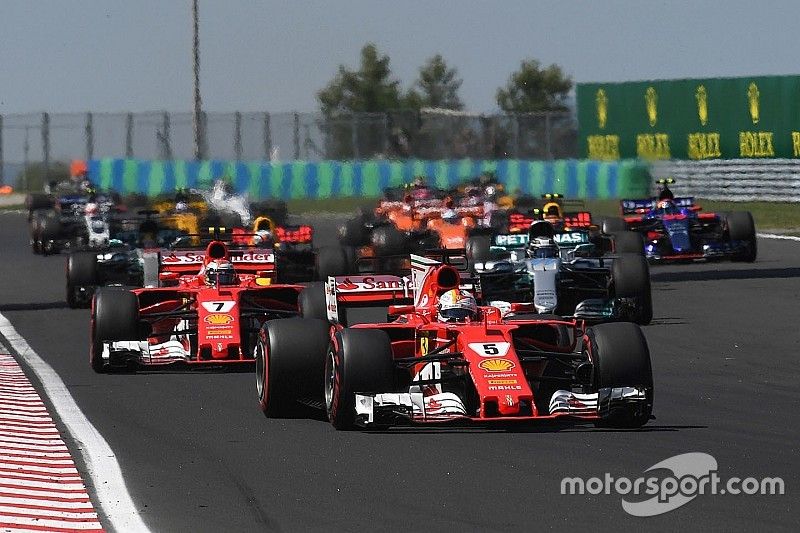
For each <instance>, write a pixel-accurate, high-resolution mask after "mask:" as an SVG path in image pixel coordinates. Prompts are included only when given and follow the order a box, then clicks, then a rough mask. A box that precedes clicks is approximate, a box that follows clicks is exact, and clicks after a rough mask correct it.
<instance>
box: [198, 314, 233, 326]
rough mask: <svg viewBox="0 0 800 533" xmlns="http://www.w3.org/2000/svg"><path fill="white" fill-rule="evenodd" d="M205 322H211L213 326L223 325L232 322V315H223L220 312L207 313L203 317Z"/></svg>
mask: <svg viewBox="0 0 800 533" xmlns="http://www.w3.org/2000/svg"><path fill="white" fill-rule="evenodd" d="M203 320H204V321H205V322H206V324H213V325H215V326H224V325H227V324H230V323H231V322H233V317H232V316H231V315H223V314H220V313H214V314H211V315H208V316H207V317H205V318H204V319H203Z"/></svg>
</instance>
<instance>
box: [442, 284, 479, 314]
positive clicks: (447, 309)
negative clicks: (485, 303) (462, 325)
mask: <svg viewBox="0 0 800 533" xmlns="http://www.w3.org/2000/svg"><path fill="white" fill-rule="evenodd" d="M436 311H437V313H438V315H437V316H438V319H439V320H440V321H441V322H466V321H467V319H469V320H475V319H477V318H478V303H477V302H476V301H475V297H474V296H472V294H470V293H469V292H468V291H465V290H462V289H450V290H449V291H447V292H445V293H444V294H442V295H441V296H440V297H439V301H438V302H437V303H436Z"/></svg>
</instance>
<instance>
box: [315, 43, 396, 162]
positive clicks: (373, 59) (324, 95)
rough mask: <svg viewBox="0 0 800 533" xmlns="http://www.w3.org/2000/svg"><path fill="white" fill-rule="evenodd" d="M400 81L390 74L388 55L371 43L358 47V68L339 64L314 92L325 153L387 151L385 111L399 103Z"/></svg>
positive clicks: (362, 154) (351, 155) (347, 154)
mask: <svg viewBox="0 0 800 533" xmlns="http://www.w3.org/2000/svg"><path fill="white" fill-rule="evenodd" d="M399 86H400V82H399V81H397V80H395V79H393V78H392V71H391V69H390V68H389V56H385V55H381V54H380V53H379V52H378V48H377V47H376V46H375V44H373V43H367V44H366V45H364V47H363V48H362V49H361V64H360V65H359V67H358V70H350V69H348V68H347V67H345V66H344V65H340V66H339V71H338V72H337V73H336V76H335V77H334V78H333V79H332V80H331V81H330V82H329V83H328V85H327V86H325V88H324V89H322V90H321V91H319V92H318V93H317V100H318V101H319V104H320V111H321V112H322V116H323V119H322V121H321V123H320V128H321V129H322V131H323V132H324V134H325V155H326V157H328V158H336V159H348V158H363V157H372V156H373V155H374V154H383V153H384V152H385V151H386V148H387V147H386V146H385V139H386V134H385V132H386V130H387V129H388V125H387V123H386V120H385V116H384V115H380V116H372V117H370V116H369V115H367V116H364V115H362V114H364V113H385V112H387V111H389V110H393V109H397V108H399V107H400V102H401V97H400V89H399Z"/></svg>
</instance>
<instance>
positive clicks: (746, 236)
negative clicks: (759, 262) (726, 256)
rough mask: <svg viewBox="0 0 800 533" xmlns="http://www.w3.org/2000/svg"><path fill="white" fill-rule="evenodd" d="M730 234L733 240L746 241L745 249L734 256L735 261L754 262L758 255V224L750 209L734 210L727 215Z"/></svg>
mask: <svg viewBox="0 0 800 533" xmlns="http://www.w3.org/2000/svg"><path fill="white" fill-rule="evenodd" d="M726 221H727V225H728V236H729V237H730V239H731V240H732V241H739V242H743V243H745V249H744V250H743V251H742V252H741V253H738V254H736V255H734V256H733V260H734V261H745V262H748V263H752V262H753V261H755V260H756V256H757V255H758V244H757V241H756V225H755V222H754V221H753V215H751V214H750V212H749V211H734V212H733V213H728V215H727V216H726Z"/></svg>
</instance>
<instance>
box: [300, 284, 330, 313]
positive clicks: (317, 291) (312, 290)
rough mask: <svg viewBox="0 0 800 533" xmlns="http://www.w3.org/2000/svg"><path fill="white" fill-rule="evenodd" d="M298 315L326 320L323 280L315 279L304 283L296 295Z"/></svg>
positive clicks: (326, 306) (326, 307)
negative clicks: (304, 285) (303, 286)
mask: <svg viewBox="0 0 800 533" xmlns="http://www.w3.org/2000/svg"><path fill="white" fill-rule="evenodd" d="M297 305H298V307H300V316H301V317H303V318H316V319H318V320H326V321H327V320H328V311H327V309H328V305H327V303H326V302H325V282H323V281H315V282H313V283H309V284H308V285H306V288H305V289H303V290H302V291H300V296H298V297H297Z"/></svg>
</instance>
